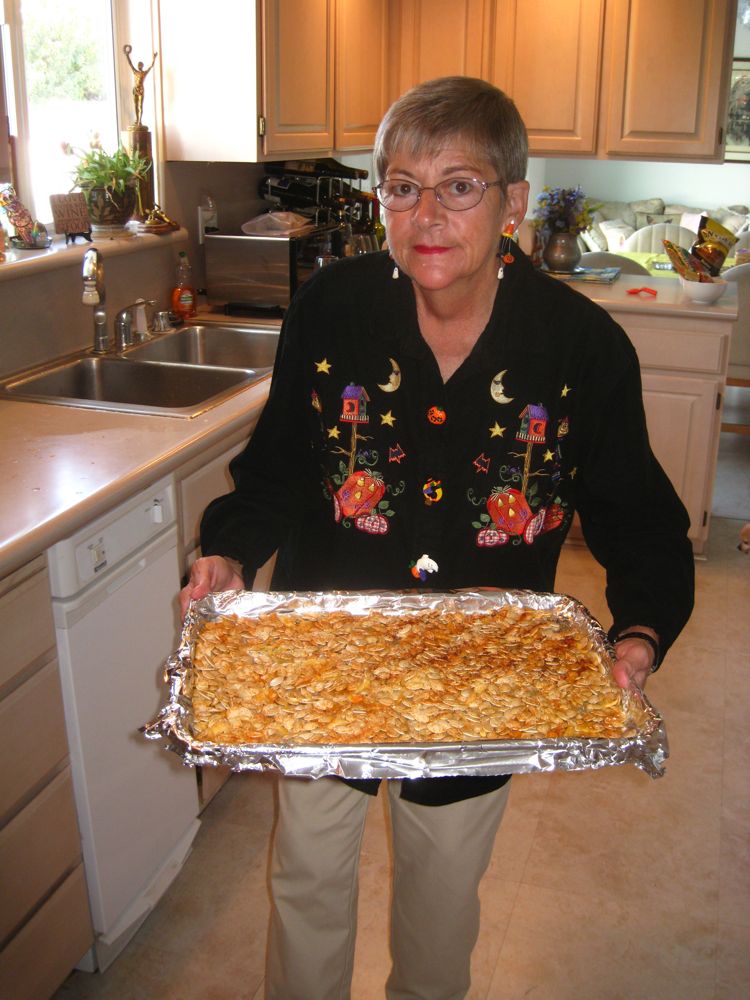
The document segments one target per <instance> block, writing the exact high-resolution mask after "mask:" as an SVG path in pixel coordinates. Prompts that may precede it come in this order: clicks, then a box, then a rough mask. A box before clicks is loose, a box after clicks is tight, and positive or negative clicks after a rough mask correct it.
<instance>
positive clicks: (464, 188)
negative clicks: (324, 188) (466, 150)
mask: <svg viewBox="0 0 750 1000" xmlns="http://www.w3.org/2000/svg"><path fill="white" fill-rule="evenodd" d="M501 184H502V181H480V180H479V179H478V178H476V177H449V178H448V180H445V181H441V182H440V183H439V184H436V185H435V186H434V187H420V186H419V184H414V183H413V181H406V180H394V181H383V182H382V184H376V185H375V187H374V188H373V189H372V190H373V192H374V194H375V197H376V198H377V199H378V201H379V202H380V204H381V205H382V206H383V207H384V208H387V209H388V210H389V211H390V212H408V211H409V209H411V208H414V206H415V205H416V204H417V202H418V201H419V199H420V198H421V197H422V192H424V191H434V192H435V198H436V199H437V200H438V201H439V202H440V204H441V205H442V206H443V207H444V208H447V209H449V210H450V211H451V212H465V211H466V210H467V209H469V208H474V207H475V206H476V205H478V204H479V202H480V201H481V200H482V198H483V197H484V192H485V191H486V190H487V188H491V187H495V186H496V185H501Z"/></svg>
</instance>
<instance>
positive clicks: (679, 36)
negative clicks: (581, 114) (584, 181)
mask: <svg viewBox="0 0 750 1000" xmlns="http://www.w3.org/2000/svg"><path fill="white" fill-rule="evenodd" d="M734 24H735V5H734V3H732V2H731V0H659V2H658V3H654V2H653V0H607V24H606V34H605V58H604V77H603V81H602V84H603V85H602V117H601V135H600V142H599V147H600V151H601V153H602V154H603V155H604V156H632V157H638V158H647V157H656V156H658V157H667V158H680V159H690V160H698V159H707V160H710V159H718V158H721V156H722V155H723V136H722V135H721V131H722V126H723V124H724V117H725V110H726V88H727V83H728V76H729V74H728V72H727V71H726V69H727V67H728V63H729V60H730V58H731V55H730V54H731V50H732V49H731V46H732V41H733V38H734Z"/></svg>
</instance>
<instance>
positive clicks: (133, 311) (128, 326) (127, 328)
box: [115, 299, 156, 354]
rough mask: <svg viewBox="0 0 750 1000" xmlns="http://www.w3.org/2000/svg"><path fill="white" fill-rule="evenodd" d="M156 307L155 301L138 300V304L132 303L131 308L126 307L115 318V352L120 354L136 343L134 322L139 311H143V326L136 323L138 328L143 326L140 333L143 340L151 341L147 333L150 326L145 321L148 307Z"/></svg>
mask: <svg viewBox="0 0 750 1000" xmlns="http://www.w3.org/2000/svg"><path fill="white" fill-rule="evenodd" d="M154 305H156V300H155V299H138V301H137V302H131V304H130V305H129V306H125V308H124V309H121V310H120V311H119V312H118V314H117V315H116V316H115V351H116V352H117V353H118V354H119V353H120V351H124V350H125V348H126V347H132V346H133V344H134V343H135V340H134V338H133V320H134V319H136V318H137V316H138V310H139V309H142V310H143V321H142V324H138V323H136V326H139V325H141V326H142V330H140V331H139V333H140V335H141V337H142V339H144V340H148V339H150V338H149V336H148V333H147V329H148V324H147V322H146V319H145V316H146V306H154Z"/></svg>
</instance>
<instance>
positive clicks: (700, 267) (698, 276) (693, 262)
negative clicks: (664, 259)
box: [662, 240, 712, 281]
mask: <svg viewBox="0 0 750 1000" xmlns="http://www.w3.org/2000/svg"><path fill="white" fill-rule="evenodd" d="M662 242H663V243H664V249H665V250H666V251H667V256H668V257H669V259H670V260H671V261H672V264H673V265H674V269H675V271H677V273H678V274H679V275H680V277H681V278H685V280H686V281H711V280H712V278H711V275H710V274H709V271H708V265H707V264H705V263H704V262H703V261H702V260H701V259H700V257H696V256H695V254H693V253H691V252H690V251H689V250H685V249H683V247H678V246H677V244H676V243H673V242H672V241H671V240H662Z"/></svg>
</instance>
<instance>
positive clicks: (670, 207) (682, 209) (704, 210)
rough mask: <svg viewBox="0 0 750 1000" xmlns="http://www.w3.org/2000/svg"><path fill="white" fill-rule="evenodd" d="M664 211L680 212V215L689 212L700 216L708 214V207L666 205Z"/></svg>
mask: <svg viewBox="0 0 750 1000" xmlns="http://www.w3.org/2000/svg"><path fill="white" fill-rule="evenodd" d="M664 211H665V212H668V213H670V214H674V213H679V214H680V215H682V213H683V212H688V213H691V214H693V215H697V216H698V217H699V218H700V216H701V215H706V213H707V212H708V209H707V208H699V207H697V206H696V205H665V206H664ZM709 214H710V213H709Z"/></svg>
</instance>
